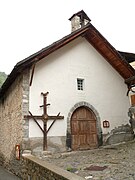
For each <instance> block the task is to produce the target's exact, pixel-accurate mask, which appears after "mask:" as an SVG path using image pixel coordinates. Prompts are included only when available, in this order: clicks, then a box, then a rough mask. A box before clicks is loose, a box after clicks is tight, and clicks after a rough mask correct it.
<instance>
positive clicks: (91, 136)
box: [71, 107, 97, 150]
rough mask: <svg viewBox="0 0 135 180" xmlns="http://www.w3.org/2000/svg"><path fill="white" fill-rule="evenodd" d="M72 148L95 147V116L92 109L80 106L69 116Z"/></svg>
mask: <svg viewBox="0 0 135 180" xmlns="http://www.w3.org/2000/svg"><path fill="white" fill-rule="evenodd" d="M71 137H72V144H71V147H72V150H83V149H92V148H96V147H97V128H96V118H95V115H94V113H93V112H92V111H90V110H89V109H87V108H86V107H80V108H78V109H77V110H75V112H74V113H73V115H72V117H71Z"/></svg>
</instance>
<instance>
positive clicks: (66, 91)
mask: <svg viewBox="0 0 135 180" xmlns="http://www.w3.org/2000/svg"><path fill="white" fill-rule="evenodd" d="M77 78H83V79H84V85H85V86H84V91H78V90H77ZM47 91H48V92H49V95H48V99H47V100H48V103H50V104H51V105H50V106H49V107H48V108H47V110H48V114H49V115H57V113H58V112H61V115H63V116H64V117H65V118H64V120H57V121H56V123H55V124H54V125H53V127H52V128H51V130H50V131H49V134H48V136H65V135H66V129H67V116H68V113H69V111H70V109H71V108H72V107H73V106H74V105H75V104H76V103H78V102H80V101H86V102H88V103H89V104H91V105H92V106H94V108H95V109H96V110H97V111H98V113H99V115H100V119H101V126H102V121H103V120H109V122H110V128H109V129H103V133H107V132H108V131H110V130H111V129H113V128H115V127H117V126H119V125H121V124H127V123H128V116H127V112H128V108H129V99H128V97H127V96H126V92H127V87H126V85H125V84H124V80H123V78H122V77H121V76H120V75H119V74H118V73H117V72H116V70H114V69H113V68H112V66H111V65H110V64H109V63H108V62H106V60H105V59H104V58H103V57H102V56H101V55H100V54H99V53H98V52H97V51H96V50H95V49H94V48H93V47H92V46H91V45H90V44H89V43H88V42H87V41H86V40H85V39H84V38H82V37H80V38H78V39H76V40H74V41H73V42H71V43H70V44H68V45H66V46H65V47H63V48H61V49H59V50H57V51H56V52H54V53H52V54H51V55H49V56H48V57H46V58H44V59H43V60H42V61H40V62H39V63H37V64H36V68H35V73H34V77H33V82H32V86H31V87H30V111H31V112H32V113H33V114H35V115H37V114H39V115H41V114H42V113H43V111H42V108H40V107H39V106H40V105H42V101H43V99H42V95H41V92H44V93H45V92H47ZM40 122H41V121H40ZM50 123H51V121H49V124H50ZM41 124H42V123H41ZM49 124H48V127H49ZM29 128H30V130H29V135H30V137H40V136H42V132H41V131H40V129H39V128H38V127H37V125H36V124H35V122H33V120H31V121H30V124H29Z"/></svg>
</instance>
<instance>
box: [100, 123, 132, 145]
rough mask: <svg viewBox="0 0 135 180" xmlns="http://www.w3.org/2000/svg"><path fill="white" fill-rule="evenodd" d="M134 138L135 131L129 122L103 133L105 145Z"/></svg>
mask: <svg viewBox="0 0 135 180" xmlns="http://www.w3.org/2000/svg"><path fill="white" fill-rule="evenodd" d="M133 139H134V132H133V130H132V128H131V126H130V125H129V124H127V125H121V126H119V127H117V128H115V129H113V130H112V131H111V132H110V133H108V134H104V135H103V142H104V145H111V144H117V143H121V142H127V141H131V140H133Z"/></svg>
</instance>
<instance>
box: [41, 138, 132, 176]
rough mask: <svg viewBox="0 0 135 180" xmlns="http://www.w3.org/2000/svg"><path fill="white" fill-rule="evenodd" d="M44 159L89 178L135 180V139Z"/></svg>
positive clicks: (49, 156)
mask: <svg viewBox="0 0 135 180" xmlns="http://www.w3.org/2000/svg"><path fill="white" fill-rule="evenodd" d="M43 159H44V160H46V161H48V162H50V163H53V164H55V165H57V166H59V167H61V168H63V169H65V170H68V171H70V172H72V173H76V174H77V175H79V176H82V177H84V178H85V179H88V180H135V141H132V142H128V143H122V144H118V145H112V146H104V147H101V148H99V149H94V150H87V151H77V152H68V153H61V154H60V153H59V154H53V155H48V156H45V157H43Z"/></svg>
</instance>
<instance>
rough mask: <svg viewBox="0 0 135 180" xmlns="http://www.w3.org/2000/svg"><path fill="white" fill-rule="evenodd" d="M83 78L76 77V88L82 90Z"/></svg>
mask: <svg viewBox="0 0 135 180" xmlns="http://www.w3.org/2000/svg"><path fill="white" fill-rule="evenodd" d="M83 86H84V79H77V89H78V90H81V91H83V89H84V87H83Z"/></svg>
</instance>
